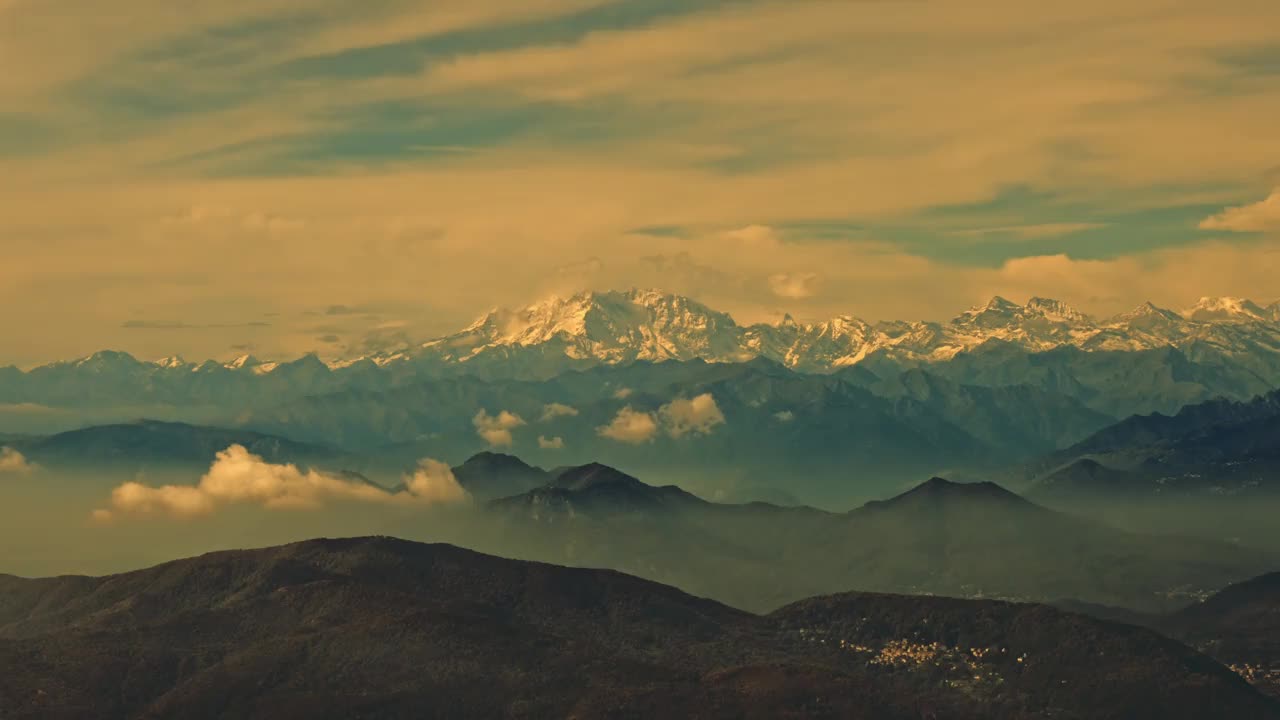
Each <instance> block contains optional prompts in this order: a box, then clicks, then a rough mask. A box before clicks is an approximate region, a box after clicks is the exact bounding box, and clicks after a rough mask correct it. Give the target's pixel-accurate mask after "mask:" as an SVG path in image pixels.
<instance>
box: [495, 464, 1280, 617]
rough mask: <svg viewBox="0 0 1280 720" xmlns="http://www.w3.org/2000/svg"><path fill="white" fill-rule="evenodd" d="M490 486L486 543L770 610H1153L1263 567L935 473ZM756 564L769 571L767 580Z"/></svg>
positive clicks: (607, 477) (1245, 557) (592, 475)
mask: <svg viewBox="0 0 1280 720" xmlns="http://www.w3.org/2000/svg"><path fill="white" fill-rule="evenodd" d="M550 476H551V477H550V478H549V479H548V482H547V484H546V485H544V486H543V487H540V488H536V489H533V490H530V491H528V492H525V493H522V494H519V495H516V496H513V497H509V498H502V499H498V500H494V501H492V502H490V503H489V504H488V505H487V506H486V507H487V509H486V512H487V513H488V514H491V515H492V516H494V520H493V522H494V523H496V525H493V524H487V525H486V527H488V528H489V529H490V530H493V529H494V528H496V534H495V535H484V536H483V537H481V536H473V537H472V538H471V540H472V541H473V542H476V543H478V544H479V545H480V546H482V547H490V548H493V549H495V550H498V549H501V550H503V551H508V549H511V550H510V551H512V552H516V553H518V554H519V555H520V556H521V557H525V558H529V559H538V560H545V561H549V562H557V563H567V564H573V565H584V566H591V567H613V568H617V569H620V570H623V571H625V572H630V573H634V574H637V575H641V576H643V577H648V578H651V579H655V580H658V581H661V582H666V583H670V584H674V585H677V586H679V587H682V588H685V589H688V590H690V591H692V592H696V593H698V594H702V595H707V596H711V597H716V598H718V599H721V600H724V601H726V602H729V603H731V604H735V605H738V606H740V607H747V608H752V609H759V610H766V609H769V608H772V607H777V606H778V605H780V604H782V603H784V602H787V601H790V600H794V599H797V598H799V597H804V596H806V595H814V594H822V593H830V592H838V591H842V590H848V589H859V590H874V591H884V592H909V593H919V592H926V593H937V594H950V595H960V596H969V597H974V596H979V597H980V596H986V597H1001V598H1021V599H1035V600H1046V601H1047V600H1053V599H1058V598H1076V599H1079V600H1083V601H1088V602H1095V603H1104V604H1112V605H1121V606H1126V607H1131V608H1141V609H1148V610H1166V609H1172V608H1174V607H1177V606H1179V605H1181V604H1182V603H1184V602H1185V598H1186V597H1187V596H1188V593H1192V592H1195V591H1211V590H1214V589H1216V588H1219V587H1223V586H1224V585H1226V584H1228V583H1230V582H1234V581H1237V580H1240V579H1243V578H1246V577H1250V576H1252V575H1255V574H1257V573H1258V572H1261V571H1263V570H1266V569H1269V568H1270V567H1272V566H1273V565H1274V564H1275V563H1276V562H1278V560H1277V558H1276V557H1274V556H1272V555H1271V554H1269V553H1265V552H1259V551H1254V550H1249V549H1246V548H1242V547H1239V546H1236V545H1233V544H1229V543H1221V542H1209V541H1203V540H1196V539H1190V538H1182V537H1177V536H1168V535H1162V536H1154V535H1145V534H1139V533H1129V532H1123V531H1120V530H1117V529H1114V528H1112V527H1109V526H1106V525H1103V524H1101V523H1097V522H1093V521H1090V520H1085V519H1081V518H1077V517H1075V516H1072V515H1068V514H1064V513H1060V512H1056V511H1053V510H1049V509H1047V508H1045V507H1042V506H1040V505H1037V504H1034V503H1032V502H1030V501H1028V500H1026V499H1024V498H1022V497H1019V496H1018V495H1016V494H1014V493H1012V492H1009V491H1007V490H1005V489H1003V488H1001V487H1000V486H998V485H995V484H994V483H989V482H987V483H956V482H951V481H948V480H945V479H942V478H934V479H932V480H929V481H928V482H926V483H923V484H921V485H919V486H917V487H915V488H913V489H911V490H908V491H907V492H905V493H902V494H899V495H897V496H895V497H892V498H890V499H888V500H885V501H877V502H872V503H868V504H867V505H865V506H863V507H860V508H858V509H856V510H853V511H851V512H848V513H833V512H824V511H821V510H815V509H813V508H807V507H779V506H775V505H770V504H767V503H749V504H737V505H735V504H723V503H713V502H707V501H705V500H703V499H700V498H698V497H696V496H693V495H691V494H689V493H687V492H685V491H683V490H681V489H679V488H677V487H672V486H668V487H657V486H652V485H648V484H646V483H644V482H641V481H640V480H638V479H636V478H634V477H632V476H630V475H627V474H625V473H622V472H619V471H617V470H614V469H612V468H608V467H604V466H601V465H598V464H591V465H586V466H582V467H577V468H569V469H565V470H561V471H557V472H554V473H551V474H550ZM761 578H768V582H762V581H761Z"/></svg>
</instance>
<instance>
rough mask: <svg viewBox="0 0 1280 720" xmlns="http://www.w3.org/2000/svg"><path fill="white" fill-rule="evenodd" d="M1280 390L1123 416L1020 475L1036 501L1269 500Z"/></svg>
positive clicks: (1277, 459) (1278, 459)
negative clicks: (1174, 410) (1171, 412)
mask: <svg viewBox="0 0 1280 720" xmlns="http://www.w3.org/2000/svg"><path fill="white" fill-rule="evenodd" d="M1277 470H1280V391H1277V392H1271V393H1268V394H1266V395H1262V396H1259V397H1257V398H1255V399H1253V400H1250V401H1248V402H1233V401H1229V400H1221V399H1220V400H1215V401H1212V402H1208V403H1203V404H1199V405H1192V406H1188V407H1186V408H1183V409H1182V410H1181V411H1180V412H1178V413H1177V414H1175V415H1161V414H1153V415H1142V416H1134V417H1131V418H1128V419H1126V420H1124V421H1122V422H1120V423H1117V424H1115V425H1112V426H1110V427H1108V428H1106V429H1104V430H1101V431H1099V432H1098V433H1095V434H1094V435H1092V436H1090V437H1088V438H1086V439H1085V440H1083V441H1081V442H1080V443H1077V444H1075V445H1073V446H1071V447H1069V448H1067V449H1065V450H1062V451H1060V452H1056V453H1052V454H1050V455H1048V456H1046V457H1045V458H1043V459H1041V460H1039V461H1037V462H1035V463H1033V464H1031V465H1030V466H1028V467H1027V468H1025V469H1024V472H1025V474H1026V478H1027V480H1028V481H1030V483H1031V492H1033V493H1034V494H1035V495H1036V496H1037V497H1040V496H1044V497H1056V498H1063V499H1102V500H1105V499H1107V498H1124V497H1134V496H1139V497H1140V496H1144V495H1145V496H1147V497H1153V496H1165V497H1169V496H1174V497H1180V496H1192V497H1194V496H1197V495H1199V496H1214V495H1216V496H1222V495H1274V494H1275V493H1276V492H1277V491H1280V485H1277V483H1276V481H1275V478H1276V471H1277Z"/></svg>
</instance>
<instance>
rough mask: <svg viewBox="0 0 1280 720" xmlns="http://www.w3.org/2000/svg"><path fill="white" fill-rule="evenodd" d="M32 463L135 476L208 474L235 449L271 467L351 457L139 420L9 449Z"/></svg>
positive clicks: (241, 433) (244, 433) (254, 436)
mask: <svg viewBox="0 0 1280 720" xmlns="http://www.w3.org/2000/svg"><path fill="white" fill-rule="evenodd" d="M8 444H9V445H10V446H12V447H14V448H15V449H17V450H19V451H20V452H22V453H23V454H24V455H25V456H26V457H27V458H29V459H30V460H32V461H34V462H37V463H39V464H40V465H41V466H44V467H47V468H51V469H54V470H92V471H94V472H95V473H109V474H118V473H120V472H123V473H125V474H135V473H137V472H142V471H146V470H157V469H159V470H188V471H192V470H202V469H206V468H208V466H209V464H210V463H212V462H213V461H214V459H215V457H216V456H217V454H218V453H219V452H221V451H223V450H226V449H227V448H228V447H229V446H231V445H241V446H243V447H244V448H246V449H247V450H248V451H249V452H251V453H253V454H254V455H257V456H259V457H261V458H263V459H264V460H266V461H268V462H273V463H294V464H304V465H310V464H317V463H320V464H332V465H337V464H341V462H342V461H343V460H344V459H345V457H346V456H345V454H344V453H342V452H340V451H338V450H336V449H334V448H332V447H328V446H325V445H322V444H316V443H304V442H297V441H294V440H289V439H287V438H284V437H279V436H275V435H269V434H265V433H259V432H254V431H251V430H241V429H228V428H217V427H208V426H200V425H190V424H187V423H178V422H160V421H155V420H138V421H135V422H129V423H119V424H114V425H98V426H93V427H87V428H82V429H79V430H71V431H68V432H64V433H58V434H56V435H51V436H46V437H33V438H22V439H17V440H14V441H11V442H10V443H8Z"/></svg>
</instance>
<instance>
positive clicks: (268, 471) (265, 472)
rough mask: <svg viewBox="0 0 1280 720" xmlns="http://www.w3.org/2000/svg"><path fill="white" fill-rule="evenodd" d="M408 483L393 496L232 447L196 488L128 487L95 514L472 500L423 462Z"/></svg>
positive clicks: (183, 514) (182, 514) (440, 469)
mask: <svg viewBox="0 0 1280 720" xmlns="http://www.w3.org/2000/svg"><path fill="white" fill-rule="evenodd" d="M403 483H404V489H403V490H401V491H398V492H391V491H388V490H386V489H385V488H382V487H378V486H376V485H373V484H370V483H367V482H364V481H362V480H360V479H358V478H353V477H350V476H348V475H345V474H334V473H329V472H323V471H319V470H314V469H311V470H302V469H301V468H299V467H298V466H296V465H292V464H276V463H270V462H267V461H265V460H263V459H262V458H261V457H259V456H257V455H254V454H252V453H250V452H249V451H248V450H247V449H245V448H244V447H243V446H241V445H232V446H230V447H228V448H227V449H226V450H223V451H221V452H219V453H218V455H217V458H216V459H215V460H214V462H213V464H212V465H211V466H210V467H209V470H208V472H206V473H205V474H204V476H203V477H201V478H200V480H199V482H197V483H196V484H195V485H163V486H158V487H156V486H150V485H145V484H143V483H141V482H126V483H124V484H122V485H120V486H118V487H116V488H115V489H114V490H113V491H112V492H111V500H110V504H109V506H108V507H105V508H101V509H98V510H95V511H94V513H93V517H94V519H96V520H98V521H101V522H110V521H113V520H118V519H122V518H128V517H137V516H161V517H174V518H195V517H201V516H207V515H212V514H213V513H215V512H217V511H218V510H220V509H222V508H225V507H230V506H234V505H248V506H257V507H261V508H265V509H267V510H318V509H321V508H323V507H325V506H327V505H329V504H332V503H340V502H357V503H369V504H380V505H416V506H428V505H435V504H441V503H457V502H462V501H464V500H466V499H467V493H466V491H465V490H464V489H463V488H462V486H461V485H459V484H458V481H457V479H456V478H455V477H454V476H453V472H452V471H451V470H450V469H449V467H448V466H447V465H445V464H444V463H441V462H438V461H436V460H429V459H428V460H423V461H422V462H421V463H420V464H419V466H418V468H417V469H416V470H415V471H414V472H413V473H412V474H410V475H406V476H405V477H404V478H403Z"/></svg>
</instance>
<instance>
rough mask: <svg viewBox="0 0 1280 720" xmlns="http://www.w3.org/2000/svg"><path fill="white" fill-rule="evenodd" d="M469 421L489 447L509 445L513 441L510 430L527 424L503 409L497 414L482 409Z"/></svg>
mask: <svg viewBox="0 0 1280 720" xmlns="http://www.w3.org/2000/svg"><path fill="white" fill-rule="evenodd" d="M471 422H472V424H473V425H475V428H476V434H477V435H479V436H480V437H481V438H482V439H483V440H484V441H485V442H487V443H489V446H490V447H511V445H512V443H514V442H515V438H514V437H513V436H512V434H511V431H512V430H514V429H516V428H518V427H521V426H524V425H527V424H528V423H526V422H525V421H524V418H521V417H520V416H519V415H516V414H515V413H513V412H510V411H507V410H503V411H501V412H499V413H498V414H497V415H490V414H489V413H488V411H487V410H483V409H482V410H480V411H479V412H477V413H476V416H475V417H474V418H472V421H471Z"/></svg>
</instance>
